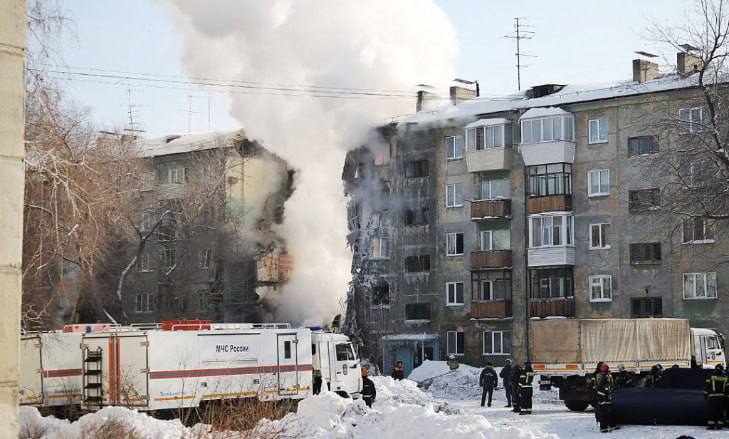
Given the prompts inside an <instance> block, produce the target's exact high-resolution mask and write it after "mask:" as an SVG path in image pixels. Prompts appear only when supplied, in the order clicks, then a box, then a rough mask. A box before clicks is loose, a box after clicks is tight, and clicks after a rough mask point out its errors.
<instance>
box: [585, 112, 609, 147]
mask: <svg viewBox="0 0 729 439" xmlns="http://www.w3.org/2000/svg"><path fill="white" fill-rule="evenodd" d="M588 125H589V129H588V131H589V133H590V135H589V143H606V142H607V141H608V120H607V117H601V118H599V119H590V121H589V122H588Z"/></svg>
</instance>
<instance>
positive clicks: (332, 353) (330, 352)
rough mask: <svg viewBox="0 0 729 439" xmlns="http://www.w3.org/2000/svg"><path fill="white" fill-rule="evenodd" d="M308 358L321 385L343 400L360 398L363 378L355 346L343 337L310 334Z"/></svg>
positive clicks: (326, 333) (319, 333) (342, 335)
mask: <svg viewBox="0 0 729 439" xmlns="http://www.w3.org/2000/svg"><path fill="white" fill-rule="evenodd" d="M311 356H312V367H313V369H314V373H320V374H321V377H322V385H324V384H326V385H327V387H328V389H329V390H330V391H332V392H336V393H339V394H340V395H342V396H350V397H352V398H359V397H360V394H361V392H362V377H361V368H360V364H359V359H358V358H357V354H356V353H355V350H354V346H352V342H351V341H350V340H349V337H347V336H346V335H344V334H336V333H331V332H323V331H321V330H313V331H312V333H311Z"/></svg>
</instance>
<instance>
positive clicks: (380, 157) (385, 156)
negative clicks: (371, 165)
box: [372, 144, 392, 166]
mask: <svg viewBox="0 0 729 439" xmlns="http://www.w3.org/2000/svg"><path fill="white" fill-rule="evenodd" d="M373 149H374V151H372V154H373V155H374V156H375V166H382V165H385V164H387V163H389V162H390V156H391V155H392V154H391V151H390V144H385V145H380V146H379V147H375V148H373Z"/></svg>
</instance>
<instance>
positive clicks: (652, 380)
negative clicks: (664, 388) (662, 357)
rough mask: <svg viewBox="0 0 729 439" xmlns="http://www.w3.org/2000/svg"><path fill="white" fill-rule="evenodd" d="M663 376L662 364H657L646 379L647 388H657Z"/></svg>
mask: <svg viewBox="0 0 729 439" xmlns="http://www.w3.org/2000/svg"><path fill="white" fill-rule="evenodd" d="M662 375H663V366H661V365H660V364H656V365H654V366H653V367H651V371H650V373H649V374H648V376H647V377H646V378H645V387H656V385H657V384H658V382H659V381H660V380H661V376H662Z"/></svg>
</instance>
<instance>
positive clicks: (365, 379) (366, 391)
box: [362, 366, 377, 407]
mask: <svg viewBox="0 0 729 439" xmlns="http://www.w3.org/2000/svg"><path fill="white" fill-rule="evenodd" d="M369 375H370V368H369V367H367V366H365V367H362V399H364V402H365V404H367V407H372V403H373V402H375V398H376V397H377V390H376V389H375V383H374V382H372V380H371V379H370V377H369Z"/></svg>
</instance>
